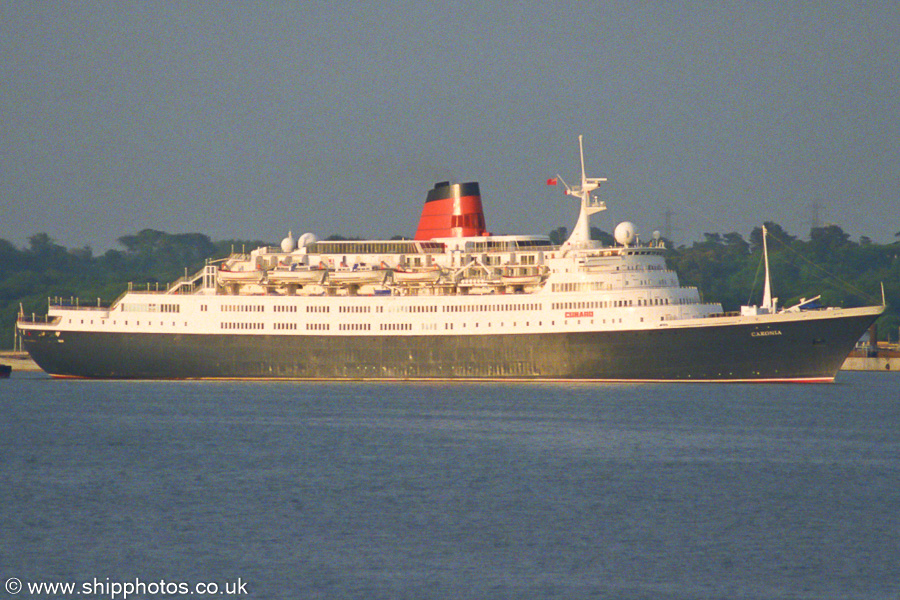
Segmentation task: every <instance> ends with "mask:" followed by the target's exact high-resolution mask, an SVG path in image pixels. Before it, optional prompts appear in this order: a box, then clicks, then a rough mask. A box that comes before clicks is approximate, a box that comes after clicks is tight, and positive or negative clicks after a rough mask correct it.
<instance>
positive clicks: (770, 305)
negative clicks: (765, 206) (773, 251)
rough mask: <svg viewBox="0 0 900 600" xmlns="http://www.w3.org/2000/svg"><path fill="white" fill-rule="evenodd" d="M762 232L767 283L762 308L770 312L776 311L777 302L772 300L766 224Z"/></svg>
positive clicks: (764, 288)
mask: <svg viewBox="0 0 900 600" xmlns="http://www.w3.org/2000/svg"><path fill="white" fill-rule="evenodd" d="M762 234H763V261H764V262H765V263H766V283H765V286H764V287H763V300H762V308H765V309H766V310H768V311H769V312H770V313H774V312H775V302H774V301H773V300H772V282H771V280H770V278H769V245H768V244H767V243H766V238H767V237H768V233H767V232H766V226H765V225H763V226H762Z"/></svg>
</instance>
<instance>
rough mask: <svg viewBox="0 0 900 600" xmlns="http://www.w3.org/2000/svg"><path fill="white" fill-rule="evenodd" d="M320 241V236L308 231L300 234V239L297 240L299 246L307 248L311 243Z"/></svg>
mask: <svg viewBox="0 0 900 600" xmlns="http://www.w3.org/2000/svg"><path fill="white" fill-rule="evenodd" d="M318 241H319V238H317V237H316V235H315V234H314V233H309V232H306V233H304V234H303V235H301V236H300V239H299V240H297V247H298V248H306V247H307V246H309V245H310V244H315V243H316V242H318Z"/></svg>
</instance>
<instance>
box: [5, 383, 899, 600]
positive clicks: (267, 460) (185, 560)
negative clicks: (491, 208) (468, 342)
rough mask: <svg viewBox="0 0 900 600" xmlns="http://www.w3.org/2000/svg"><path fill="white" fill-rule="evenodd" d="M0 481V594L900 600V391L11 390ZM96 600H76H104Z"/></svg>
mask: <svg viewBox="0 0 900 600" xmlns="http://www.w3.org/2000/svg"><path fill="white" fill-rule="evenodd" d="M0 475H2V482H0V506H2V511H3V512H2V521H0V583H3V582H5V581H7V580H8V578H10V577H15V578H17V579H18V580H19V581H21V582H22V583H23V586H27V585H28V584H29V583H30V582H54V581H56V582H66V581H70V582H75V583H78V585H83V583H84V582H100V583H101V584H102V583H109V582H135V581H136V580H140V581H143V582H159V581H161V580H164V581H165V582H184V583H185V584H190V585H191V586H193V585H195V584H196V583H198V582H214V583H217V584H218V585H220V586H222V587H221V588H220V590H219V591H220V592H223V591H225V585H226V584H227V583H228V582H234V583H236V582H238V581H240V582H241V583H243V584H244V585H245V587H244V588H243V589H245V590H246V592H247V593H246V594H245V595H244V597H248V598H302V599H307V598H310V599H314V598H366V599H373V598H374V599H378V598H441V599H444V598H460V599H462V598H466V599H468V598H516V599H520V598H536V599H537V598H540V599H547V598H753V599H756V598H815V599H829V598H860V599H874V598H891V599H896V598H898V595H900V375H897V374H894V373H891V374H885V373H874V374H857V373H844V374H842V375H841V376H840V378H839V383H837V384H835V385H818V386H802V385H790V386H785V385H752V386H745V385H693V384H691V385H594V384H576V385H550V384H546V385H545V384H524V385H523V384H516V385H500V384H449V385H448V384H443V385H431V384H428V385H425V384H363V383H348V384H313V383H210V382H162V383H156V382H104V381H100V382H97V381H54V380H50V379H48V378H46V377H44V376H42V375H39V374H14V376H13V379H11V380H9V381H0ZM192 589H193V588H192ZM98 590H99V592H98V593H92V594H91V595H84V593H82V594H80V597H82V598H94V597H96V598H109V597H110V594H104V593H103V591H104V590H103V588H102V587H101V588H98V587H94V588H93V591H95V592H97V591H98ZM232 590H233V588H232ZM233 591H242V590H240V589H238V590H233ZM4 593H6V591H3V592H0V594H4ZM225 595H227V594H224V593H223V594H220V597H222V596H225ZM176 596H178V594H176ZM2 597H4V598H5V597H13V596H11V595H9V594H7V595H6V596H2ZM15 597H16V598H29V597H37V596H36V595H34V594H30V593H29V591H28V589H27V588H23V591H22V592H20V593H19V594H18V595H16V596H15ZM47 597H63V596H62V595H55V596H54V595H48V596H47ZM119 597H121V595H120V596H119ZM131 597H163V595H162V594H158V595H155V596H152V595H150V594H144V595H140V594H136V595H133V596H131ZM185 597H186V596H185Z"/></svg>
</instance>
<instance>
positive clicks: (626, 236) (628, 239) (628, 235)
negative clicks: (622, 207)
mask: <svg viewBox="0 0 900 600" xmlns="http://www.w3.org/2000/svg"><path fill="white" fill-rule="evenodd" d="M613 236H614V237H615V238H616V243H618V244H621V245H623V246H630V245H631V244H632V243H633V242H634V223H632V222H630V221H622V222H621V223H619V224H618V225H616V230H615V232H614V233H613Z"/></svg>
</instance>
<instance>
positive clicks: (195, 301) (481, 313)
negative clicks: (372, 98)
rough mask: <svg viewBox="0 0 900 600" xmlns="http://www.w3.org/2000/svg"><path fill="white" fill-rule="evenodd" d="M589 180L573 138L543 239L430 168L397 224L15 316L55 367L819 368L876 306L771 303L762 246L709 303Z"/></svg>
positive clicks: (164, 372)
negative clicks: (557, 232) (574, 210)
mask: <svg viewBox="0 0 900 600" xmlns="http://www.w3.org/2000/svg"><path fill="white" fill-rule="evenodd" d="M579 145H580V138H579ZM605 181H606V179H605V178H597V177H593V178H591V177H587V176H586V175H585V169H584V153H583V150H582V151H581V179H580V181H579V182H578V183H577V184H576V185H572V186H569V185H566V184H565V182H563V185H564V186H565V193H566V195H567V196H571V197H573V198H576V199H577V201H578V202H579V206H580V213H579V217H578V221H577V223H576V224H575V226H574V228H573V230H572V235H571V236H570V237H569V239H568V240H566V241H565V242H563V243H561V244H554V243H552V242H551V241H550V240H549V239H548V238H547V237H546V236H533V235H493V234H491V233H490V231H489V230H488V228H487V225H486V221H485V218H484V213H483V209H482V201H481V193H480V190H479V186H478V184H477V183H474V182H469V183H451V182H443V183H439V184H437V185H436V186H435V187H434V189H432V190H431V191H429V192H428V195H427V198H426V201H425V204H424V207H423V209H422V213H421V217H420V220H419V225H418V228H417V230H416V232H415V235H414V236H413V239H408V240H368V241H320V240H318V239H317V238H316V236H315V235H313V234H311V233H306V234H303V235H301V236H300V237H299V238H294V237H293V235H292V234H291V233H289V234H288V235H287V237H286V238H285V239H284V240H283V241H282V243H281V245H280V246H279V247H262V248H257V249H255V250H253V251H252V252H250V253H248V254H244V253H241V254H233V255H232V256H230V257H228V258H226V259H224V260H220V261H211V262H209V263H208V264H207V265H206V266H205V267H204V268H203V269H201V270H200V271H198V272H197V273H195V274H193V275H189V276H186V277H184V278H182V279H181V280H179V281H177V282H176V283H174V284H173V285H171V286H170V287H168V288H167V289H162V290H158V289H149V288H148V289H138V288H137V287H132V288H130V289H129V290H128V291H126V292H125V293H124V294H123V295H122V296H121V297H120V298H119V299H118V300H116V301H115V302H114V303H113V304H112V305H111V306H105V307H103V306H82V305H80V303H77V302H75V303H64V302H60V301H55V302H51V303H50V306H49V310H48V312H47V314H46V315H45V316H41V317H29V316H25V315H20V317H19V320H18V329H19V333H20V335H21V336H22V340H23V345H24V347H25V348H26V349H27V350H28V351H29V352H30V353H31V355H32V357H33V358H34V360H35V361H36V362H37V363H38V364H39V365H40V366H41V367H42V368H43V369H44V370H46V371H47V372H48V373H50V374H52V375H54V376H58V377H101V378H229V379H242V378H266V379H279V378H288V379H398V380H406V379H413V380H414V379H441V380H443V379H501V380H532V379H558V380H604V381H830V380H832V379H833V378H834V376H835V373H836V372H837V370H838V369H839V368H840V365H841V363H842V361H843V359H844V358H845V357H846V355H847V354H848V353H849V351H850V349H851V348H852V347H853V345H854V344H855V342H856V340H857V339H858V338H859V337H860V336H861V335H862V333H863V332H864V331H865V330H866V329H867V327H868V326H869V324H870V323H871V322H872V321H873V320H874V319H875V318H877V316H878V315H879V314H881V312H882V311H883V310H884V307H883V306H870V307H861V308H853V309H821V310H806V309H807V308H808V306H807V305H805V304H804V305H798V306H795V307H791V308H788V309H782V308H779V307H777V305H776V302H775V300H774V299H773V298H772V296H771V288H770V285H769V278H768V250H767V248H766V250H765V255H766V264H767V270H766V273H767V276H766V286H765V292H764V296H763V301H762V303H761V304H760V305H759V306H750V307H744V308H743V309H742V311H741V314H739V315H725V314H723V310H722V306H721V305H720V304H718V303H708V302H703V301H702V300H701V299H700V295H699V293H698V291H697V290H696V289H695V288H692V287H684V286H681V285H680V284H679V282H678V275H677V274H676V273H674V272H672V271H671V270H669V268H668V267H667V265H666V262H665V256H664V255H665V248H664V247H663V244H662V243H661V242H660V240H659V238H658V236H653V237H652V238H651V240H650V241H649V242H644V243H642V242H641V241H640V240H639V239H638V236H637V235H636V233H635V229H634V226H633V225H631V224H630V223H627V222H625V223H620V224H619V225H618V226H617V227H616V228H615V240H616V243H615V244H614V245H613V246H608V247H603V246H601V245H600V244H598V243H597V242H595V241H593V240H591V239H590V217H591V216H592V215H594V214H596V213H598V212H601V211H603V210H605V208H606V206H605V204H604V202H603V201H601V200H599V199H598V198H597V197H596V195H595V192H596V191H597V190H598V189H599V187H600V186H601V184H602V183H604V182H605ZM548 183H553V184H555V183H556V180H555V179H554V180H551V181H548ZM764 239H765V236H764ZM750 339H752V340H756V341H755V342H754V343H752V344H751V343H748V340H750Z"/></svg>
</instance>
